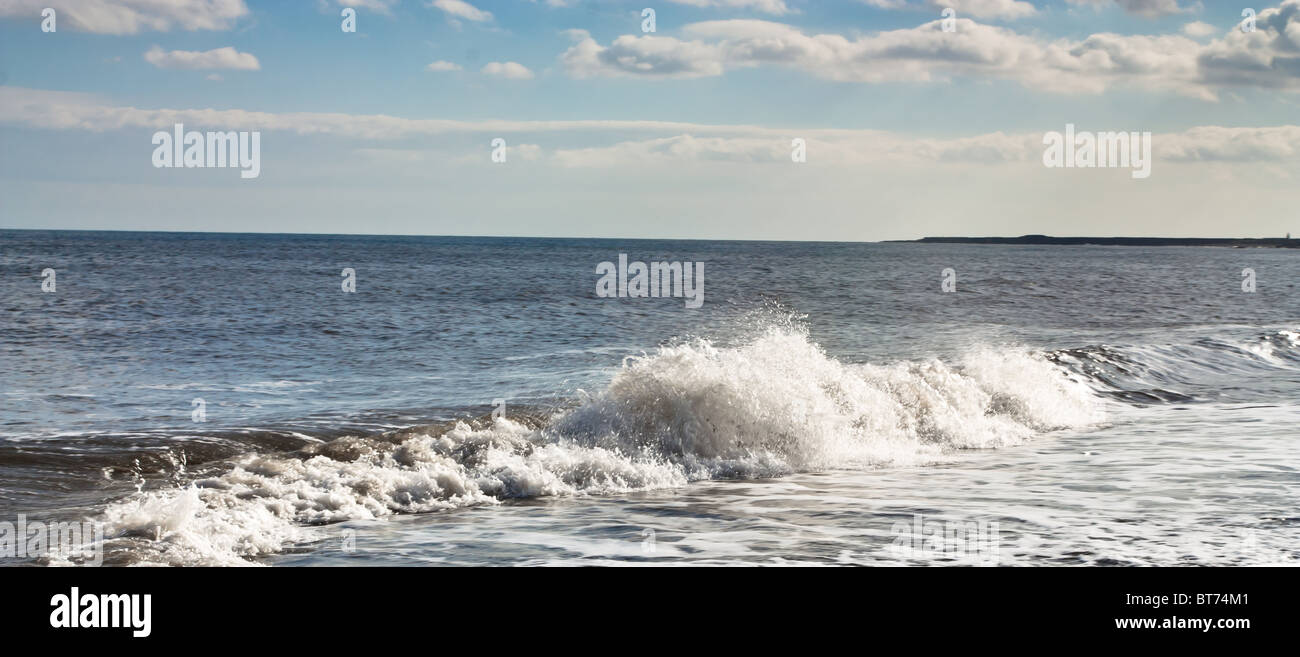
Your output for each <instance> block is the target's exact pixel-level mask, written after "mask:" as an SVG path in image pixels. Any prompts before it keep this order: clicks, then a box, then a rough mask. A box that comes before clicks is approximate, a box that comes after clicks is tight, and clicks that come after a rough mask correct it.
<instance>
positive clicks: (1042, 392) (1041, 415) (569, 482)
mask: <svg viewBox="0 0 1300 657" xmlns="http://www.w3.org/2000/svg"><path fill="white" fill-rule="evenodd" d="M1102 408H1103V405H1102V403H1101V402H1100V401H1099V399H1098V397H1097V396H1096V395H1095V394H1094V393H1093V392H1092V391H1091V389H1090V388H1089V387H1088V386H1087V385H1086V384H1085V383H1084V382H1083V381H1082V380H1076V377H1072V376H1071V375H1069V374H1068V372H1067V370H1066V369H1065V368H1062V367H1060V366H1057V365H1054V364H1053V363H1051V362H1049V361H1048V360H1047V359H1046V358H1044V357H1042V356H1041V355H1036V354H1033V353H1029V352H1026V351H1020V350H992V349H978V350H974V351H972V352H970V353H969V354H967V355H966V356H965V357H964V358H962V359H960V360H959V361H958V362H955V363H952V364H949V363H945V362H942V361H939V360H924V361H907V362H898V363H892V364H883V365H874V364H849V363H844V362H841V361H839V360H836V359H834V358H831V357H829V356H827V355H826V354H825V353H824V352H823V351H822V349H821V348H820V347H818V346H817V345H816V344H814V343H813V342H811V341H810V340H809V338H808V336H807V334H806V333H805V332H804V331H802V330H798V329H789V328H783V329H772V330H769V331H767V332H766V333H764V334H762V335H760V336H759V337H757V338H755V339H753V340H751V341H749V342H748V343H745V344H743V345H740V346H734V347H720V346H716V345H714V344H712V343H710V342H708V341H705V340H696V341H692V342H687V343H682V344H675V345H671V346H664V347H661V348H660V349H658V350H657V351H656V352H654V353H651V354H645V355H641V356H635V357H629V358H627V359H626V360H625V361H624V363H623V365H622V367H621V368H620V369H619V370H618V371H617V372H616V373H615V374H614V376H613V378H612V380H611V381H610V383H609V384H608V386H607V387H606V388H605V389H604V390H602V391H600V392H598V393H595V394H585V395H584V397H583V398H582V399H580V400H578V403H577V405H576V406H574V407H571V408H569V409H567V410H565V411H562V412H559V413H557V414H556V415H555V416H554V417H552V418H550V419H549V420H548V421H546V422H545V423H543V424H542V426H540V427H532V426H529V424H527V423H525V422H523V421H518V420H517V419H511V418H508V417H501V418H497V419H495V420H493V421H491V422H485V423H470V422H458V423H455V424H454V425H452V426H450V427H449V428H443V429H439V430H433V429H430V430H428V431H418V430H417V431H411V430H407V431H404V432H402V433H401V434H394V435H385V436H374V437H360V436H353V437H345V438H340V439H337V440H334V441H332V442H330V443H326V444H322V445H312V446H309V447H308V448H305V449H303V450H301V451H299V452H294V453H280V454H249V455H245V456H242V457H239V458H236V459H234V460H233V461H232V462H231V467H230V468H229V470H227V471H225V472H224V473H222V474H220V475H217V476H211V477H208V478H204V479H198V480H195V481H192V482H189V483H188V484H187V485H184V486H181V487H174V488H165V489H159V490H151V491H143V492H140V493H137V494H135V495H133V496H131V497H129V498H127V499H125V500H121V501H119V502H116V503H113V504H111V505H110V506H109V507H108V508H107V510H106V511H105V520H106V521H107V522H108V523H109V526H110V528H111V529H110V535H113V536H116V537H117V538H114V539H110V550H111V549H115V547H116V548H121V549H122V550H123V551H126V552H129V553H130V555H131V556H130V557H129V558H126V560H128V561H134V562H145V563H168V564H193V563H214V564H247V563H256V562H255V561H251V560H250V558H252V557H257V556H259V555H266V554H272V553H275V552H278V551H280V550H282V549H284V548H285V547H286V546H288V545H291V544H294V543H297V542H300V541H303V540H307V538H308V536H309V533H308V530H307V528H308V527H309V526H310V525H315V524H325V523H333V522H340V521H345V520H353V519H366V518H378V517H383V516H388V515H393V514H404V513H424V512H430V511H438V510H444V509H454V508H458V507H465V506H471V505H492V504H499V503H501V502H503V501H505V500H510V499H517V498H531V497H543V496H572V495H603V494H616V493H625V492H630V491H639V490H650V489H658V488H670V487H678V486H683V485H685V484H687V483H688V482H690V481H695V480H701V479H715V478H753V477H773V476H780V475H783V474H788V473H792V472H802V471H815V470H828V469H863V468H870V467H874V466H880V465H892V464H923V463H927V462H933V461H935V460H937V459H943V458H953V457H952V453H953V452H955V451H956V450H962V449H985V448H997V447H1004V446H1008V445H1015V444H1019V443H1023V442H1024V441H1026V440H1029V439H1030V438H1032V437H1033V436H1035V435H1037V434H1039V433H1041V432H1045V431H1051V430H1056V429H1067V428H1076V427H1083V426H1086V425H1089V424H1092V423H1097V422H1100V421H1102V420H1103V415H1102Z"/></svg>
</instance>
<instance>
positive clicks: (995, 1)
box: [859, 0, 1038, 20]
mask: <svg viewBox="0 0 1300 657" xmlns="http://www.w3.org/2000/svg"><path fill="white" fill-rule="evenodd" d="M859 1H860V2H863V3H864V4H867V5H870V6H872V7H876V8H879V9H909V10H914V11H915V10H921V9H924V10H925V11H929V12H933V13H936V14H938V13H939V12H942V11H943V10H944V9H952V10H953V11H955V12H957V17H958V18H962V17H966V16H974V17H975V18H997V19H1004V20H1014V19H1017V18H1025V17H1026V16H1033V15H1034V14H1037V13H1038V9H1037V8H1035V7H1034V5H1033V4H1032V3H1030V2H1026V1H1025V0H914V1H913V2H908V0H859Z"/></svg>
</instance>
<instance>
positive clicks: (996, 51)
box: [559, 0, 1300, 100]
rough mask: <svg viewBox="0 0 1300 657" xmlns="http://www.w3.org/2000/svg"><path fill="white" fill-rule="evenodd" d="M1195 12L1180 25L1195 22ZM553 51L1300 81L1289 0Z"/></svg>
mask: <svg viewBox="0 0 1300 657" xmlns="http://www.w3.org/2000/svg"><path fill="white" fill-rule="evenodd" d="M1202 25H1204V24H1193V27H1190V28H1188V31H1189V33H1196V34H1203V33H1204V29H1205V28H1204V27H1202ZM573 36H574V37H575V38H577V39H579V40H578V42H577V43H576V44H574V45H573V46H571V47H570V48H569V49H567V50H566V51H564V52H563V53H562V54H561V55H560V57H559V59H560V62H561V64H562V65H563V67H564V69H565V70H566V71H567V72H568V73H569V74H570V75H571V76H573V77H578V78H589V77H651V78H696V77H708V76H717V75H722V74H724V73H725V72H726V71H729V70H734V69H740V68H752V67H765V66H777V67H786V68H793V69H797V70H800V71H804V72H806V73H808V74H809V75H813V76H816V77H820V78H825V79H830V80H837V81H846V82H864V83H883V82H914V83H926V82H935V81H948V80H955V79H960V78H975V79H1003V80H1011V81H1015V82H1018V83H1020V84H1022V85H1024V86H1026V87H1029V88H1033V89H1036V90H1042V91H1050V92H1060V93H1101V92H1103V91H1105V90H1107V89H1108V88H1110V87H1112V86H1114V85H1117V84H1126V85H1129V86H1133V87H1140V88H1143V89H1155V90H1162V91H1172V92H1175V93H1179V94H1183V95H1186V96H1190V97H1194V98H1200V99H1204V100H1216V99H1217V98H1218V93H1219V91H1220V90H1221V89H1222V88H1223V87H1229V86H1254V87H1262V88H1273V89H1288V90H1297V91H1300V55H1297V53H1300V0H1285V1H1284V2H1283V4H1282V5H1281V6H1280V7H1278V8H1274V9H1266V10H1263V11H1260V12H1259V15H1258V19H1257V30H1256V31H1255V32H1253V33H1245V34H1243V33H1241V32H1240V30H1230V31H1228V32H1227V34H1226V35H1225V36H1224V37H1222V38H1220V39H1215V40H1213V41H1211V42H1210V43H1208V44H1203V43H1199V42H1197V41H1196V40H1193V39H1191V38H1188V37H1186V36H1182V35H1176V34H1163V35H1141V34H1113V33H1099V34H1093V35H1091V36H1088V37H1086V38H1084V39H1082V40H1078V41H1073V40H1068V39H1058V40H1055V41H1045V40H1043V39H1041V38H1039V37H1037V36H1033V35H1029V34H1022V33H1019V32H1016V31H1014V30H1011V29H1009V28H1005V27H997V26H991V25H985V24H981V23H977V22H975V21H972V20H969V19H963V18H959V19H958V20H957V30H956V31H955V32H944V31H943V30H942V29H941V22H940V21H938V20H935V21H931V22H928V23H925V24H923V25H920V26H917V27H915V28H907V29H899V30H890V31H884V32H877V33H873V34H867V35H861V36H854V37H849V36H844V35H841V34H834V33H823V34H809V33H805V32H803V31H802V30H800V29H798V28H795V27H793V26H790V25H786V24H783V23H777V22H771V21H763V20H749V19H733V20H720V21H705V22H701V23H692V24H689V25H686V26H684V27H683V28H682V29H681V30H680V35H679V36H661V35H639V34H629V35H624V36H620V37H617V38H615V39H614V40H613V41H611V42H609V44H608V45H602V44H600V43H599V42H597V41H596V40H595V39H593V38H591V37H590V35H587V34H585V33H583V34H575V35H573Z"/></svg>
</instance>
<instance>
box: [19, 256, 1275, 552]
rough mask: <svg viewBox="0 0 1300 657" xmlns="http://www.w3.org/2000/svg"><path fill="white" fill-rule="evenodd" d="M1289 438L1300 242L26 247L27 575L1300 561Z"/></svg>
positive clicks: (22, 354) (22, 266) (22, 270)
mask: <svg viewBox="0 0 1300 657" xmlns="http://www.w3.org/2000/svg"><path fill="white" fill-rule="evenodd" d="M620 257H623V259H624V260H625V261H627V262H629V263H635V262H642V263H652V262H665V263H679V264H681V263H691V264H693V265H694V268H693V272H694V274H695V275H696V276H697V277H698V276H700V274H701V273H702V278H700V279H699V282H700V283H702V285H701V286H700V287H699V289H698V290H697V291H698V292H699V293H700V295H701V296H702V303H700V304H699V305H698V307H690V306H691V304H688V303H686V301H687V300H686V299H684V298H682V297H680V296H660V297H653V296H648V297H637V296H620V295H608V294H602V293H601V292H600V288H599V284H600V282H601V278H602V274H601V273H598V272H600V271H601V266H602V263H613V264H614V265H615V266H617V265H618V263H619V262H620ZM619 275H620V276H628V275H629V273H628V272H627V271H626V270H624V271H622V272H621V273H620V274H619ZM349 285H351V286H352V287H351V289H349ZM1298 451H1300V250H1294V249H1260V248H1249V249H1239V248H1194V247H1178V246H1168V247H1116V246H1090V245H1079V246H1024V245H972V244H930V243H926V244H918V243H825V242H752V241H695V240H691V241H685V240H683V241H674V240H634V239H626V240H623V239H616V240H615V239H540V238H506V237H407V236H357V235H284V234H229V233H150V232H78V231H19V230H3V231H0V521H2V522H7V523H17V522H18V521H19V519H20V518H21V520H22V521H23V522H24V523H27V524H28V526H30V524H31V523H37V522H43V523H59V522H66V523H72V522H78V523H93V525H94V526H95V527H97V528H98V529H99V530H102V535H99V534H96V535H95V538H94V539H93V540H89V539H87V540H83V541H82V542H81V543H79V544H78V545H77V546H76V547H75V549H60V550H53V549H48V550H45V551H44V552H41V551H40V550H36V552H37V553H35V554H32V553H30V552H31V551H28V550H20V552H29V553H28V554H26V555H25V556H22V555H7V556H6V558H0V564H5V565H15V564H17V565H76V564H81V563H90V562H93V563H103V564H105V565H120V566H128V565H173V566H190V565H221V566H227V565H228V566H269V567H283V566H320V565H326V566H394V565H417V566H418V565H470V566H491V565H511V566H522V565H563V566H575V565H811V566H835V565H927V566H968V565H969V566H1020V565H1053V566H1055V565H1061V566H1073V565H1085V566H1086V565H1116V566H1130V565H1131V566H1146V565H1279V564H1295V563H1300V511H1298V510H1297V509H1300V470H1298V468H1300V456H1297V453H1298ZM83 538H84V537H83ZM36 547H40V546H36Z"/></svg>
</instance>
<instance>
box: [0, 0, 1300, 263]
mask: <svg viewBox="0 0 1300 657" xmlns="http://www.w3.org/2000/svg"><path fill="white" fill-rule="evenodd" d="M1250 1H1251V2H1253V1H1254V0H1250ZM1261 1H1264V0H1261ZM1268 1H1270V2H1272V4H1267V5H1264V4H1260V5H1255V6H1250V5H1245V4H1243V2H1244V0H1243V2H1233V3H1229V2H1219V1H1215V0H1202V1H1201V2H1189V1H1188V0H838V1H824V0H816V1H814V0H639V1H638V2H619V1H615V0H499V1H488V0H300V1H294V2H280V1H276V2H258V1H254V0H62V1H61V0H0V228H58V229H91V230H172V231H223V232H295V233H297V232H306V233H363V234H419V235H515V236H541V237H611V238H638V237H645V238H685V239H741V240H753V239H760V240H829V241H841V240H843V241H874V240H886V239H913V238H918V237H923V236H927V235H1021V234H1028V233H1042V234H1051V235H1085V236H1087V235H1092V236H1111V235H1138V236H1170V237H1181V236H1203V237H1265V236H1269V237H1272V236H1282V235H1285V234H1287V233H1288V232H1292V233H1295V234H1296V235H1297V236H1300V0H1284V1H1282V2H1280V4H1279V3H1278V1H1277V0H1268ZM46 8H50V9H52V10H53V16H54V23H53V28H54V29H53V31H47V30H48V28H49V27H50V25H49V20H48V19H47V18H43V17H42V14H43V10H45V9H46ZM1247 8H1249V10H1250V11H1245V10H1247ZM347 9H352V10H353V12H354V16H355V31H353V32H349V31H344V29H343V24H344V22H345V20H347V17H345V16H344V14H345V13H347V14H349V15H352V14H351V13H350V12H346V11H345V10H347ZM646 9H652V10H653V12H654V30H653V31H648V29H649V25H648V24H647V16H646V12H645V11H644V10H646ZM948 10H951V11H948ZM1243 14H1246V17H1245V18H1243ZM1251 16H1253V18H1252V17H1251ZM178 123H179V124H183V125H184V129H185V130H187V131H188V130H196V131H200V132H202V133H205V134H206V133H207V132H209V131H216V132H226V131H248V132H254V131H255V132H257V133H258V134H259V138H260V151H259V160H260V171H259V175H258V176H257V177H256V178H246V177H242V176H241V175H240V173H239V170H238V169H234V168H207V167H204V168H187V167H181V166H171V167H167V166H155V164H156V163H157V162H156V160H157V157H156V154H155V149H156V146H155V141H154V139H155V133H158V132H160V131H161V132H166V133H171V132H172V131H173V129H174V126H175V125H176V124H178ZM1067 125H1069V126H1073V128H1072V130H1073V131H1074V132H1077V133H1089V134H1094V133H1111V132H1116V133H1118V132H1124V133H1139V134H1141V133H1151V141H1150V144H1151V146H1150V148H1151V150H1152V154H1151V158H1150V169H1149V174H1150V175H1149V176H1147V177H1136V176H1134V175H1132V174H1133V170H1134V168H1135V167H1132V166H1130V167H1124V166H1114V167H1092V168H1089V167H1060V166H1048V165H1047V164H1046V163H1045V157H1044V156H1045V150H1046V149H1047V148H1048V146H1047V145H1045V144H1046V143H1047V142H1048V140H1047V136H1048V135H1049V134H1051V133H1063V132H1065V131H1066V129H1067V128H1066V127H1067ZM496 140H501V141H496ZM1136 143H1138V144H1140V140H1139V141H1138V142H1136ZM494 144H495V145H494ZM501 144H504V148H500V145H501ZM502 154H504V161H494V156H496V159H497V160H500V159H502V158H501V157H500V156H501V155H502ZM800 154H801V155H802V157H797V156H799V155H800ZM796 160H800V161H796ZM1080 161H1081V162H1082V161H1084V160H1080Z"/></svg>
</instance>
